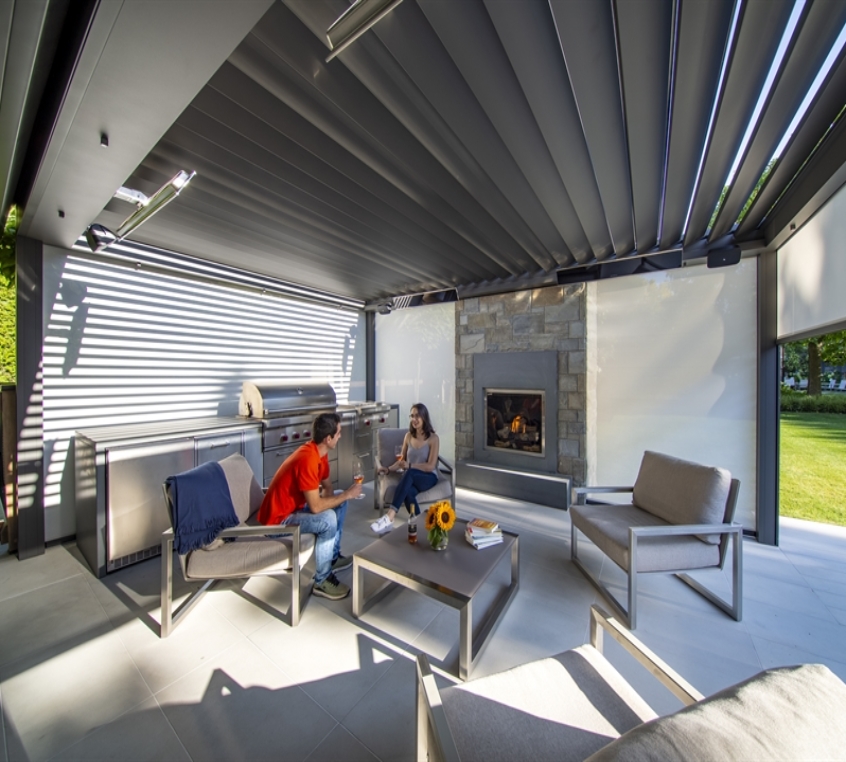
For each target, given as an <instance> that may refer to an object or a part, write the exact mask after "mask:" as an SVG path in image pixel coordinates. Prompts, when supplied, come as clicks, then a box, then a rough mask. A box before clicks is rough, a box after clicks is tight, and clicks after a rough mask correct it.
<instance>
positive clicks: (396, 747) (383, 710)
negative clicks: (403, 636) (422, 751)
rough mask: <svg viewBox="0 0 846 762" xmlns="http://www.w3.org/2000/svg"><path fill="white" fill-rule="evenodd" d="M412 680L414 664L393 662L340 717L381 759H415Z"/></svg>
mask: <svg viewBox="0 0 846 762" xmlns="http://www.w3.org/2000/svg"><path fill="white" fill-rule="evenodd" d="M416 680H417V672H416V668H415V665H414V661H413V660H412V659H411V658H410V657H407V658H398V659H396V660H395V661H394V662H393V664H392V665H391V668H390V669H389V670H388V671H387V672H386V673H385V674H384V675H383V676H382V678H381V679H380V680H379V681H378V682H377V683H376V684H375V685H374V686H373V687H372V688H371V689H370V690H369V691H368V692H367V695H366V696H364V698H362V700H361V701H360V702H359V703H358V704H356V706H355V708H354V709H353V710H352V711H351V712H350V713H349V714H348V715H347V716H346V717H345V718H344V723H343V725H344V727H345V728H346V729H347V730H348V731H349V732H350V733H351V734H352V735H353V736H354V737H355V738H356V739H358V741H359V742H360V743H361V744H363V745H364V746H365V747H366V748H367V749H369V750H370V751H371V752H372V753H373V754H374V755H375V756H376V757H377V758H379V759H381V760H391V762H413V761H414V760H415V759H416V751H417V738H416V731H415V728H416V718H417V714H416V703H415V702H416V696H417V682H416Z"/></svg>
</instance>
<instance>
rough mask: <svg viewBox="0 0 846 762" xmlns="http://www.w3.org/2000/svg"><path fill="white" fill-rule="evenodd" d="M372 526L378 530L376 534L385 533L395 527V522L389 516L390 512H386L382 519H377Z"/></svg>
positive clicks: (374, 529) (375, 530)
mask: <svg viewBox="0 0 846 762" xmlns="http://www.w3.org/2000/svg"><path fill="white" fill-rule="evenodd" d="M370 528H371V529H372V530H373V531H374V532H376V534H385V532H390V531H391V530H392V529H393V528H394V522H393V521H391V519H389V518H388V514H387V513H386V514H385V515H384V516H382V518H381V519H376V521H374V522H373V523H372V524H371V525H370Z"/></svg>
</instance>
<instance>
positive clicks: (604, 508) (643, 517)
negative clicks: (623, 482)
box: [570, 451, 743, 630]
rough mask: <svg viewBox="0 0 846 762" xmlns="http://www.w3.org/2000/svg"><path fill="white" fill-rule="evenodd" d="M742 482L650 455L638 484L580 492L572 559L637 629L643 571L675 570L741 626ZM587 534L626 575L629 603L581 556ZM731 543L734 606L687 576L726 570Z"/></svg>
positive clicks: (573, 513)
mask: <svg viewBox="0 0 846 762" xmlns="http://www.w3.org/2000/svg"><path fill="white" fill-rule="evenodd" d="M739 489H740V482H739V481H738V480H737V479H732V478H731V474H730V473H729V472H728V471H726V470H725V469H722V468H715V467H711V466H702V465H699V464H698V463H691V462H690V461H686V460H681V459H679V458H673V457H671V456H669V455H662V454H661V453H656V452H650V451H647V452H645V453H644V454H643V460H642V462H641V465H640V471H639V473H638V476H637V480H636V482H635V484H634V486H633V487H575V488H573V491H572V503H573V504H572V505H571V508H570V520H571V542H570V558H571V560H572V561H573V563H574V564H575V565H576V567H577V568H578V569H579V570H580V571H581V572H582V573H583V574H584V575H585V577H587V579H588V580H589V581H590V582H591V584H593V585H594V587H596V589H597V590H599V592H600V593H602V595H603V596H605V598H606V599H607V600H608V603H609V604H610V605H611V607H612V608H613V610H614V612H615V614H617V616H618V617H619V618H620V619H621V620H623V621H624V622H626V624H627V625H628V626H629V627H630V628H631V629H632V630H633V629H635V627H636V626H637V580H638V574H643V573H674V574H675V575H676V576H677V577H678V578H679V579H680V580H682V581H683V582H685V583H686V584H688V585H690V586H691V587H692V588H693V589H694V590H696V591H697V592H698V593H700V594H701V595H702V596H704V597H705V598H707V599H708V600H709V601H711V603H713V604H714V605H716V606H717V607H719V608H720V609H722V610H723V611H725V612H726V613H727V614H729V615H730V616H732V617H733V618H734V619H736V620H737V621H740V619H741V617H742V601H743V541H742V538H743V528H742V526H741V525H740V524H735V523H733V520H734V513H735V508H736V506H737V493H738V490H739ZM625 492H631V493H632V500H631V502H630V503H626V504H623V505H586V504H585V501H586V498H587V496H588V495H590V494H595V493H606V494H607V493H625ZM579 532H582V533H583V534H584V535H585V536H586V537H587V538H588V539H590V540H591V541H592V542H593V543H594V544H595V545H596V546H597V547H598V548H599V549H600V550H601V551H602V552H603V553H604V554H605V555H606V556H608V558H610V559H611V560H612V561H613V562H614V563H615V564H617V566H619V567H620V568H621V569H622V570H623V571H624V572H626V574H627V576H628V590H627V592H628V595H627V605H624V604H623V603H621V602H620V601H619V600H617V598H615V597H614V595H613V594H612V593H611V591H610V590H609V589H608V588H607V586H606V585H604V584H603V583H602V582H600V581H599V579H598V577H595V576H594V575H593V574H591V573H590V572H589V571H588V569H587V568H586V567H585V566H584V565H583V564H582V562H581V560H580V559H579V547H578V533H579ZM729 542H731V544H732V582H731V590H732V595H731V601H730V602H727V601H725V600H723V599H722V598H720V597H719V596H718V595H716V594H715V593H714V592H712V591H711V590H709V589H708V588H706V587H705V586H704V585H703V584H702V583H701V582H699V581H697V580H695V579H693V578H692V577H691V576H689V575H688V574H687V573H686V572H688V571H693V570H698V569H722V568H723V567H724V565H725V561H726V557H727V553H728V546H729Z"/></svg>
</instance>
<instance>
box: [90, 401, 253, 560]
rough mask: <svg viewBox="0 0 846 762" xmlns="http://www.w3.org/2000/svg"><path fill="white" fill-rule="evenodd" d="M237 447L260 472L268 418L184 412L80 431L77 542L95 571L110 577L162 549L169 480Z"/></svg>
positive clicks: (229, 453)
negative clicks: (174, 416) (263, 430)
mask: <svg viewBox="0 0 846 762" xmlns="http://www.w3.org/2000/svg"><path fill="white" fill-rule="evenodd" d="M234 453H239V454H241V455H243V456H244V457H245V458H246V459H247V461H248V462H249V463H250V466H252V468H253V471H254V472H255V473H256V474H257V475H258V476H259V478H260V476H261V469H262V453H261V421H258V420H256V419H249V418H236V417H210V418H187V419H186V418H182V419H179V420H175V421H163V422H159V423H144V424H130V425H126V426H104V427H100V428H91V429H85V430H83V431H77V432H76V436H75V438H74V462H75V467H74V474H75V478H76V486H75V495H76V542H77V547H78V548H79V550H80V552H81V553H82V555H83V556H84V557H85V560H86V561H87V562H88V564H89V566H90V567H91V570H92V571H93V572H94V573H95V574H96V575H97V576H98V577H102V576H103V575H104V574H107V573H108V572H112V571H116V570H117V569H120V568H121V567H123V566H126V565H127V564H132V563H136V562H138V561H143V560H145V559H147V558H150V557H152V556H155V555H158V553H159V552H160V547H161V536H162V532H163V531H164V530H165V529H167V528H168V527H169V526H170V519H169V517H168V515H167V510H166V508H165V504H164V499H163V497H162V483H163V482H164V480H165V479H167V477H168V476H172V475H173V474H178V473H180V472H182V471H187V470H189V469H191V468H194V467H195V466H198V465H201V464H202V463H208V462H210V461H219V460H222V459H223V458H225V457H227V456H229V455H232V454H234Z"/></svg>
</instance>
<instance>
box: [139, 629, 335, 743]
mask: <svg viewBox="0 0 846 762" xmlns="http://www.w3.org/2000/svg"><path fill="white" fill-rule="evenodd" d="M330 679H331V678H330ZM156 700H157V701H158V702H159V705H160V706H161V708H162V711H163V712H164V715H165V717H167V720H168V722H169V723H170V724H171V725H172V726H173V729H174V730H175V731H176V734H177V736H178V737H179V739H180V741H181V742H182V744H183V746H184V747H185V749H186V750H187V751H188V754H189V755H190V757H191V759H193V760H206V759H208V760H222V759H226V760H229V759H233V760H235V759H250V760H251V759H286V760H304V759H306V758H307V757H308V755H309V754H311V753H312V752H313V751H314V750H315V749H316V748H317V747H318V745H319V744H320V743H321V742H322V741H323V740H324V739H325V738H326V737H327V736H328V735H329V733H330V732H331V731H332V729H333V728H334V727H335V726H336V724H337V723H336V722H335V720H333V719H332V718H331V717H330V716H329V715H328V714H326V713H325V712H324V711H323V710H322V709H321V708H320V707H319V706H318V705H317V704H315V703H314V702H313V701H312V700H311V699H310V698H309V697H308V695H307V694H306V693H305V692H304V691H303V690H302V688H301V687H300V686H298V685H296V683H295V682H294V681H293V680H292V679H291V678H290V677H289V676H288V675H287V674H286V673H284V672H283V671H282V670H281V669H279V668H278V667H277V665H276V664H274V663H273V661H272V660H271V659H269V658H268V657H267V656H266V655H265V654H264V653H262V652H261V651H260V650H259V649H258V648H256V646H255V645H253V644H252V643H251V642H250V641H248V640H246V639H244V640H240V641H239V642H237V643H235V644H234V645H233V646H232V647H231V648H228V649H226V650H225V651H223V652H222V653H219V654H217V655H216V656H213V657H211V658H209V659H207V660H205V661H204V662H203V664H202V665H201V666H200V667H198V668H197V669H195V670H194V671H192V672H191V673H189V674H188V675H186V676H185V677H183V678H182V679H180V680H178V681H177V682H175V683H172V684H171V685H169V686H168V687H167V688H165V689H164V690H162V691H160V692H159V693H158V694H156Z"/></svg>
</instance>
